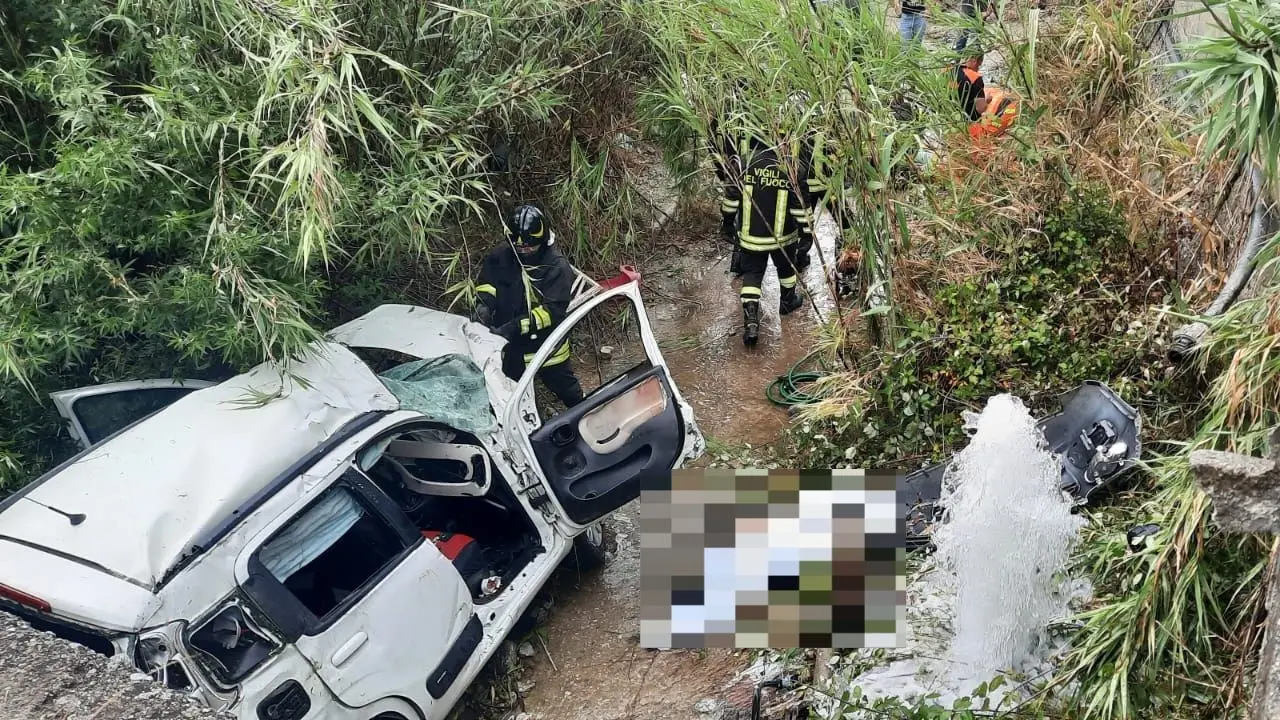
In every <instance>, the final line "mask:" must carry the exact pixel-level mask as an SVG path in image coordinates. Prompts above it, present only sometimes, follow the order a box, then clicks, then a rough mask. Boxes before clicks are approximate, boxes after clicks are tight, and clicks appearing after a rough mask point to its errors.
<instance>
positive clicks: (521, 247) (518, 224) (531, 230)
mask: <svg viewBox="0 0 1280 720" xmlns="http://www.w3.org/2000/svg"><path fill="white" fill-rule="evenodd" d="M507 239H508V240H510V241H511V244H512V246H514V247H515V249H516V251H517V252H521V253H531V252H536V251H537V250H538V249H540V248H541V247H542V246H544V245H550V244H551V243H553V242H554V241H555V233H553V232H551V228H549V227H547V220H546V218H545V217H544V216H543V214H542V211H541V210H539V209H538V208H536V207H534V206H533V205H521V206H520V207H518V208H516V209H515V210H513V211H511V214H510V215H509V216H507Z"/></svg>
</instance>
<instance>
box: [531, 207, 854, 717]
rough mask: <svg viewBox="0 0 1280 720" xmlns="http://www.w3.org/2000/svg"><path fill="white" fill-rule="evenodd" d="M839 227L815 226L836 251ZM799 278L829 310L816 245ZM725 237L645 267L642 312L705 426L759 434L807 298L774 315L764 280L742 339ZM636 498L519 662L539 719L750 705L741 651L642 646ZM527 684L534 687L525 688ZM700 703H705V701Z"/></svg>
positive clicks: (769, 283)
mask: <svg viewBox="0 0 1280 720" xmlns="http://www.w3.org/2000/svg"><path fill="white" fill-rule="evenodd" d="M835 236H836V228H835V226H834V223H833V222H831V219H830V218H829V217H824V218H823V222H822V223H820V225H819V240H818V245H819V247H821V248H822V252H823V253H824V254H825V256H826V258H827V262H828V263H832V262H834V259H833V257H832V248H833V246H834V242H835ZM813 255H814V258H813V265H811V266H810V267H809V268H808V269H807V270H806V272H805V278H804V280H805V284H806V285H807V287H808V288H809V290H810V292H811V293H812V296H813V297H814V299H815V301H816V303H817V306H818V308H819V309H820V310H821V312H823V313H824V314H825V313H827V312H830V308H831V305H832V303H831V301H830V299H829V294H828V292H827V290H826V284H825V282H824V280H823V270H822V268H821V266H820V261H819V259H818V252H817V251H816V250H815V252H814V253H813ZM728 267H729V246H728V245H727V244H725V243H723V242H719V241H715V240H708V241H705V242H703V243H701V246H700V247H697V249H696V250H694V251H692V252H690V253H688V254H686V255H684V256H682V257H680V258H677V259H675V260H673V261H670V262H668V263H666V264H664V265H662V266H659V267H656V268H642V271H643V272H644V280H643V288H644V290H643V293H644V296H645V305H646V311H647V314H648V316H649V319H650V321H651V323H652V325H653V329H654V333H655V334H656V335H657V337H658V339H659V341H660V343H662V345H663V346H664V350H663V356H664V357H665V359H666V360H667V364H668V366H669V367H670V368H671V370H672V373H673V375H674V378H675V381H676V384H677V386H679V388H680V390H681V392H683V393H684V395H685V397H686V398H687V399H688V400H689V402H690V403H692V405H693V406H694V412H695V416H696V417H697V419H698V422H699V425H700V426H701V428H702V431H703V432H704V433H705V434H706V435H707V436H708V437H709V438H715V439H719V440H721V441H723V442H730V443H733V444H740V443H744V442H749V443H752V444H765V443H769V442H772V441H773V440H775V439H776V438H777V437H778V436H779V435H780V433H781V432H782V429H783V427H784V425H785V424H786V420H787V413H786V411H785V410H784V409H782V408H778V407H776V406H774V405H772V404H771V403H770V402H769V401H768V400H766V399H765V396H764V392H765V388H766V387H767V386H768V384H769V383H770V382H771V381H772V380H773V379H774V378H775V377H777V376H778V375H780V374H782V373H785V372H786V371H787V370H788V369H789V368H790V367H791V365H792V364H793V363H795V362H796V361H798V360H800V359H801V358H803V357H804V356H805V355H806V354H808V352H809V350H810V348H811V347H812V340H811V337H810V333H811V331H812V330H813V329H814V327H815V324H816V323H815V320H814V317H815V315H814V307H812V306H809V307H806V308H804V309H802V310H801V311H799V312H796V313H794V314H792V315H790V316H787V317H785V318H780V317H779V316H778V279H777V277H776V275H774V274H773V273H772V271H770V274H769V275H768V276H766V281H765V285H764V303H763V313H762V314H763V317H762V321H763V322H762V327H761V332H760V342H759V344H758V345H757V347H756V348H754V349H751V350H748V349H746V348H744V347H743V344H742V334H741V333H742V311H741V307H740V304H739V301H738V287H739V285H740V283H739V282H738V281H736V280H734V279H733V278H731V277H730V275H729V274H728ZM636 517H637V506H636V504H635V503H633V504H632V505H630V506H628V507H627V508H624V509H623V510H621V511H619V512H617V513H615V515H614V520H613V523H614V527H615V528H616V529H617V531H618V553H617V556H616V557H615V558H614V560H613V562H612V563H611V564H610V565H609V566H607V567H606V568H604V570H603V571H601V572H599V573H596V574H594V575H586V574H579V573H577V572H576V571H574V570H572V569H568V570H567V571H564V572H562V576H561V578H560V579H559V582H558V586H557V588H556V589H555V590H554V595H555V597H556V603H555V606H554V609H553V611H552V613H551V615H550V617H549V618H548V620H547V621H546V622H545V623H544V624H543V626H542V628H541V632H540V634H541V636H542V638H544V640H545V648H544V647H543V640H539V641H536V642H534V643H533V644H532V645H533V647H534V649H535V655H534V657H532V658H530V659H529V660H528V661H526V670H525V672H524V673H523V681H524V682H523V683H522V684H523V685H524V686H525V688H528V692H527V694H526V695H525V697H524V705H525V711H526V712H528V713H530V714H533V715H535V716H540V717H541V718H543V720H624V719H625V720H684V719H685V718H698V717H707V716H706V715H700V714H699V713H698V712H697V710H695V705H698V703H699V701H703V700H706V699H709V698H710V699H718V700H727V701H728V702H730V703H731V704H732V705H733V706H735V707H739V708H741V707H746V708H749V707H750V703H751V699H750V692H751V688H752V683H751V679H750V678H749V677H748V678H746V679H745V680H744V679H742V678H740V675H741V674H742V672H743V670H744V669H745V668H746V666H747V664H748V663H749V661H750V654H749V653H748V652H745V651H743V652H733V651H728V650H708V651H649V650H645V649H643V648H641V647H640V646H639V639H640V638H639V622H638V615H639V587H640V548H639V537H638V534H637V532H636ZM529 683H532V687H529ZM705 706H706V705H705V703H704V705H703V706H702V707H705Z"/></svg>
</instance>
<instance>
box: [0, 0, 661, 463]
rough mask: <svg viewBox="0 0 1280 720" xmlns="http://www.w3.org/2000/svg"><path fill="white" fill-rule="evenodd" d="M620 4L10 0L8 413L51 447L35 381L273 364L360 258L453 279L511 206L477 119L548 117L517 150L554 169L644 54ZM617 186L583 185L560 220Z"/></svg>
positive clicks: (4, 255) (38, 444)
mask: <svg viewBox="0 0 1280 720" xmlns="http://www.w3.org/2000/svg"><path fill="white" fill-rule="evenodd" d="M620 17H621V11H620V8H619V5H618V3H617V2H616V0H599V1H589V2H585V3H579V4H575V5H566V4H564V3H561V2H558V1H556V0H474V1H470V2H466V3H460V4H451V3H446V2H427V3H409V4H405V3H395V2H390V1H389V0H370V1H368V2H360V3H348V2H340V1H338V0H116V2H111V3H102V2H98V1H97V0H14V2H9V3H3V7H0V269H2V270H3V273H4V274H3V276H2V277H3V281H2V282H0V407H3V408H4V412H3V413H0V427H3V428H4V430H3V432H0V435H4V436H6V437H9V438H22V439H20V440H15V441H14V443H15V444H14V445H13V446H12V447H14V448H19V447H21V448H26V451H25V452H26V453H27V454H30V453H35V454H36V455H42V456H47V455H46V451H48V452H52V450H49V449H48V448H47V447H45V446H47V445H48V443H47V440H48V438H47V437H45V438H44V440H41V436H42V434H43V435H45V436H52V435H55V434H56V428H55V429H54V430H53V431H52V432H51V431H50V426H49V425H41V424H40V423H35V424H34V425H33V424H32V423H33V421H32V418H34V417H45V416H44V415H41V414H40V411H39V410H38V405H36V404H33V402H34V401H33V398H34V397H36V396H42V395H43V394H44V393H45V392H48V391H49V390H54V389H60V388H63V387H67V386H68V385H69V384H73V383H82V384H83V383H89V382H97V381H101V380H103V379H111V380H114V379H128V378H130V377H136V376H137V375H138V374H139V373H150V374H159V373H173V372H181V371H184V370H193V369H194V370H199V369H200V368H207V367H209V366H212V365H217V366H219V367H221V366H222V365H224V364H225V365H229V366H231V367H244V366H246V365H248V364H252V363H254V362H257V361H260V360H263V359H273V360H284V361H287V360H288V359H289V358H291V357H294V356H295V355H296V354H297V353H298V352H299V351H300V350H301V349H302V348H303V347H304V346H305V345H306V343H308V342H309V341H311V340H314V339H315V338H317V337H318V336H319V330H318V328H322V327H324V326H325V324H326V323H328V322H330V317H329V314H330V313H331V312H333V299H334V298H335V297H336V296H337V295H339V294H341V293H342V292H345V291H346V290H347V289H348V288H347V287H345V286H346V285H349V284H350V282H351V279H352V278H356V279H357V282H360V283H365V284H370V285H373V286H372V287H366V288H362V289H361V292H362V293H363V295H364V296H366V297H368V296H376V295H379V294H380V295H382V297H384V298H385V299H384V300H383V301H394V300H395V299H396V298H397V296H398V292H399V290H400V288H398V287H387V288H378V287H376V280H375V279H376V278H379V277H386V278H396V279H397V281H400V282H406V283H415V282H416V283H421V284H424V285H429V286H432V287H434V288H436V289H437V291H443V290H444V289H445V288H446V287H450V286H452V287H453V288H454V289H455V290H457V291H458V292H460V293H462V294H465V292H466V283H465V282H460V278H465V276H466V275H468V274H470V272H471V271H472V269H473V267H472V266H471V264H470V263H469V262H468V258H471V257H472V255H471V249H470V248H469V247H468V242H469V241H471V239H472V238H474V239H475V240H479V241H482V242H484V243H485V244H486V245H488V244H491V243H492V242H493V239H494V238H493V236H492V235H486V234H484V233H476V232H475V230H476V229H477V228H488V229H489V230H490V231H492V228H493V227H494V225H495V224H496V223H495V215H496V214H497V211H499V210H500V209H501V207H502V206H503V205H504V204H509V203H510V202H511V200H502V198H503V197H504V196H502V195H500V194H499V193H498V192H496V191H495V188H496V186H497V185H498V184H499V183H507V184H510V183H511V180H512V178H511V177H508V176H510V175H512V174H514V173H510V172H508V173H507V174H506V175H503V174H502V172H499V171H495V170H494V168H493V162H492V160H493V158H492V156H491V152H490V144H491V141H492V140H493V138H494V137H501V136H504V135H509V134H512V135H520V134H523V135H528V136H529V137H531V138H533V139H539V138H547V140H546V141H545V142H541V143H530V145H531V146H532V147H534V148H535V151H537V152H541V153H544V157H549V158H550V162H546V161H544V160H543V158H541V157H536V156H535V157H532V158H529V159H528V161H529V162H530V163H531V164H534V165H539V164H541V165H542V168H543V169H545V170H546V171H548V172H550V173H551V176H552V179H556V178H558V173H561V172H564V171H566V170H567V169H568V167H567V163H565V162H563V161H561V159H560V158H558V157H556V155H557V154H558V153H559V152H560V151H561V149H562V148H563V151H564V154H565V155H566V156H567V155H568V150H569V142H568V140H569V138H567V137H565V134H564V132H563V130H562V128H564V127H566V126H568V125H570V124H571V122H572V121H574V120H575V119H577V118H581V117H587V116H590V115H591V113H592V112H595V108H594V107H592V106H591V105H590V104H589V103H579V102H576V101H575V98H579V97H584V96H585V97H590V96H591V95H592V94H594V93H596V92H597V90H598V88H599V87H600V86H601V85H603V84H605V83H608V82H611V81H612V80H614V79H616V77H618V76H628V77H629V75H628V74H630V73H634V72H636V68H640V67H642V63H640V62H638V61H637V58H643V57H644V55H645V53H644V52H643V50H642V48H643V39H642V38H639V37H638V36H636V35H635V34H634V33H627V32H625V31H623V30H619V29H618V28H619V25H620V23H619V18H620ZM589 150H590V152H591V153H597V152H598V148H597V147H596V146H595V145H594V144H591V145H590V147H589ZM516 179H517V180H519V178H516ZM610 182H611V183H616V182H619V181H616V180H613V179H611V180H610ZM544 184H545V183H544ZM523 187H525V188H526V189H525V190H524V191H523V192H522V195H523V197H521V198H518V199H521V200H523V199H528V200H538V199H542V198H541V197H537V196H536V195H535V196H534V197H529V195H532V194H534V193H532V192H530V191H528V190H527V184H526V185H524V186H523ZM525 193H528V194H525ZM614 195H616V193H615V192H614V191H612V190H609V191H608V192H603V191H602V192H596V193H579V194H571V196H570V197H569V200H570V201H572V202H573V203H575V204H574V205H572V206H571V207H569V208H567V213H568V215H569V217H570V221H571V222H573V221H577V219H578V218H580V217H582V216H584V215H590V214H591V213H592V212H594V210H595V208H593V207H590V206H589V204H590V203H593V202H601V203H605V202H610V201H611V200H612V199H613V196H614ZM553 199H554V198H553ZM469 230H470V232H469ZM477 259H478V258H477ZM584 260H585V263H586V264H591V263H592V262H593V260H594V258H593V257H588V258H585V259H584ZM410 268H421V269H423V270H426V271H428V273H429V274H430V276H429V277H422V278H418V277H413V276H412V271H411V270H410ZM437 274H438V276H437ZM124 346H129V347H130V349H131V354H130V353H129V352H125V351H122V350H120V348H122V347H124ZM40 422H44V421H43V420H41V421H40ZM24 424H25V425H30V426H31V428H30V437H28V436H27V431H26V430H24V429H22V428H23V426H24ZM37 425H38V426H39V427H36V426H37ZM42 443H43V444H42ZM33 448H40V449H33ZM6 451H8V450H7V448H6V447H0V458H6V457H9V456H6V455H5V453H6ZM12 452H18V450H12ZM17 464H18V465H25V464H28V463H17ZM30 465H31V469H33V470H34V469H37V468H38V467H39V465H40V463H39V462H36V463H30ZM8 466H9V465H7V464H6V463H4V462H2V461H0V486H3V485H5V484H6V478H7V477H8V474H7V473H6V472H5V471H4V470H3V468H4V467H8Z"/></svg>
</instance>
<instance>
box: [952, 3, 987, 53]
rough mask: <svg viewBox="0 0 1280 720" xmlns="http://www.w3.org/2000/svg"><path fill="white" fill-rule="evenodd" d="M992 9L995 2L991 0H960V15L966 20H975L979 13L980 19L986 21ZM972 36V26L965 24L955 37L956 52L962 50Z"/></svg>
mask: <svg viewBox="0 0 1280 720" xmlns="http://www.w3.org/2000/svg"><path fill="white" fill-rule="evenodd" d="M994 9H995V4H994V3H993V2H992V1H991V0H960V15H961V16H963V17H964V18H966V22H972V21H974V20H976V19H977V18H978V16H979V14H981V16H982V21H983V22H986V21H987V20H990V19H991V13H992V12H993V11H994ZM979 10H981V13H979ZM979 27H981V25H979ZM972 36H973V28H971V27H967V26H966V27H964V28H962V29H961V30H960V37H959V38H957V39H956V52H961V51H963V50H964V48H965V46H966V45H968V44H969V38H970V37H972Z"/></svg>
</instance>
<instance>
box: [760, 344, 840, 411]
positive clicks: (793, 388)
mask: <svg viewBox="0 0 1280 720" xmlns="http://www.w3.org/2000/svg"><path fill="white" fill-rule="evenodd" d="M817 355H818V351H817V350H814V351H813V352H811V353H809V354H808V355H805V356H804V357H802V358H800V360H799V361H798V362H796V364H794V365H792V366H791V369H790V370H788V371H787V372H786V373H785V374H783V375H779V376H778V377H777V378H775V379H774V381H773V382H771V383H769V387H767V388H765V391H764V396H765V397H766V398H768V399H769V402H771V403H773V404H774V405H779V406H781V407H795V406H796V405H808V404H809V403H812V402H816V401H817V400H818V396H817V395H814V394H812V393H809V392H807V391H806V390H805V389H804V388H803V387H802V386H805V385H808V384H810V383H813V382H815V381H817V380H821V379H822V378H824V377H826V376H827V370H826V367H825V365H826V363H822V366H823V368H822V369H821V370H801V368H802V367H804V366H805V364H806V363H808V362H809V360H810V359H812V358H814V357H816V356H817Z"/></svg>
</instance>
